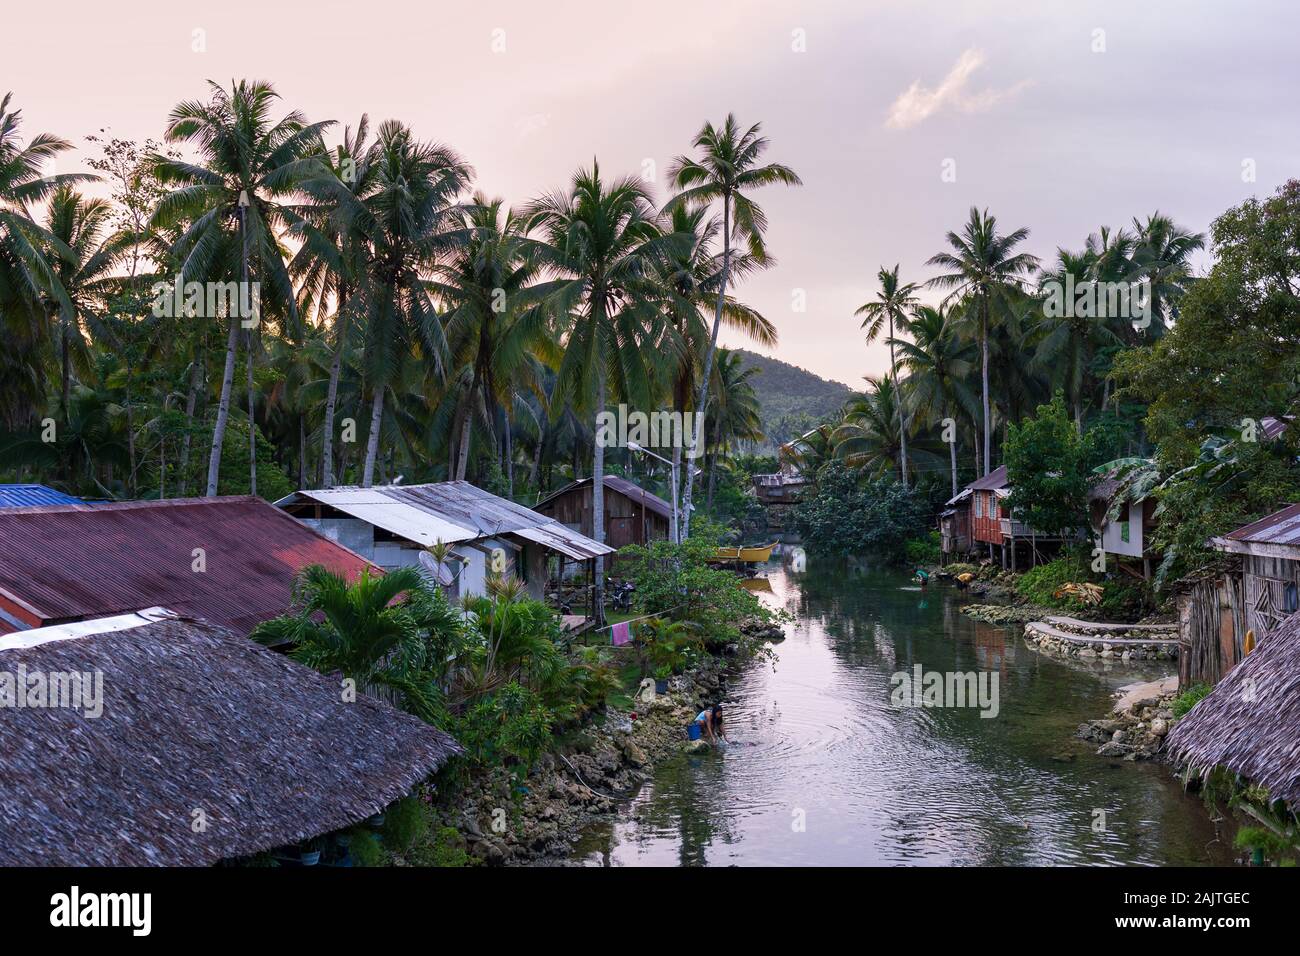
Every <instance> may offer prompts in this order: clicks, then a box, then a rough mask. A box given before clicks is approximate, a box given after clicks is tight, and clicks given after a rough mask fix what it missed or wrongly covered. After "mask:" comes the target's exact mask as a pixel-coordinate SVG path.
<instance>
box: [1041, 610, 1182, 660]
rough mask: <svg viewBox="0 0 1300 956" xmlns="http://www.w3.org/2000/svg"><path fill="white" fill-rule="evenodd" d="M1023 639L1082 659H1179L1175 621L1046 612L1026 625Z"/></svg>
mask: <svg viewBox="0 0 1300 956" xmlns="http://www.w3.org/2000/svg"><path fill="white" fill-rule="evenodd" d="M1025 640H1026V641H1027V642H1028V643H1029V644H1030V645H1032V646H1033V647H1035V648H1037V649H1038V650H1040V651H1043V652H1044V653H1047V654H1058V655H1060V656H1062V657H1078V658H1082V659H1085V660H1086V659H1093V658H1095V659H1100V660H1106V661H1110V660H1114V661H1122V662H1130V661H1171V660H1177V659H1178V626H1177V625H1176V624H1106V623H1103V622H1099V621H1080V620H1076V619H1075V618H1072V617H1059V616H1051V615H1049V616H1047V617H1046V618H1045V619H1044V620H1041V621H1031V622H1029V623H1028V624H1026V625H1025Z"/></svg>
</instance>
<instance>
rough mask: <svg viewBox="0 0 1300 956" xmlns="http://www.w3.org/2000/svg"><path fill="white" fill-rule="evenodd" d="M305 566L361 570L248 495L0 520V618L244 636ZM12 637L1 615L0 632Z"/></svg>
mask: <svg viewBox="0 0 1300 956" xmlns="http://www.w3.org/2000/svg"><path fill="white" fill-rule="evenodd" d="M197 548H202V549H203V560H204V564H205V566H206V570H203V571H195V570H194V569H193V568H194V565H195V560H196V556H195V549H197ZM309 564H323V565H325V567H327V568H329V569H331V570H332V571H336V572H338V573H340V574H345V575H347V576H348V577H349V578H351V577H355V576H356V575H357V574H359V573H360V572H361V570H362V569H363V568H365V567H368V566H370V565H369V563H368V562H367V561H366V560H365V559H364V558H362V557H361V556H360V555H358V554H356V553H354V552H352V551H349V550H348V549H347V548H344V547H342V546H341V545H339V544H336V543H335V542H333V541H331V540H329V539H328V538H326V537H324V536H322V535H320V534H318V533H317V532H315V531H313V530H312V529H311V528H309V527H307V526H306V525H305V524H303V523H301V522H300V521H298V520H297V519H295V518H293V517H291V516H289V515H287V514H285V513H284V512H283V511H281V510H280V509H278V508H276V507H274V506H272V505H270V504H267V503H266V502H265V501H263V500H262V499H261V498H255V497H250V496H244V497H237V498H178V499H172V500H168V501H124V502H113V503H109V504H98V505H94V506H93V507H92V506H88V505H45V506H39V507H32V508H9V509H4V510H0V612H7V615H8V616H9V617H11V618H17V619H19V620H22V621H23V622H24V623H25V624H28V625H32V626H39V625H44V624H52V623H62V622H65V621H76V620H81V619H84V618H92V617H101V616H105V615H110V614H122V613H125V612H129V611H138V610H140V609H142V608H147V607H154V606H158V605H161V606H163V607H167V608H170V609H172V610H173V611H176V612H178V613H180V614H183V615H186V616H190V617H201V618H204V619H206V620H208V621H212V622H214V623H217V624H221V625H224V626H226V627H229V628H232V629H234V630H236V631H239V632H240V633H245V634H246V633H248V632H249V631H250V630H252V628H253V627H254V626H255V625H256V624H258V623H260V622H261V621H265V620H268V619H270V618H272V617H276V616H277V615H279V614H282V613H284V611H285V609H286V608H287V607H288V606H289V601H290V598H291V591H292V587H293V581H294V577H295V575H296V574H297V573H298V571H300V570H301V569H302V568H303V567H305V566H306V565H309ZM14 627H15V625H14V624H13V623H12V622H11V621H6V620H5V613H0V633H6V632H8V631H11V630H13V629H14Z"/></svg>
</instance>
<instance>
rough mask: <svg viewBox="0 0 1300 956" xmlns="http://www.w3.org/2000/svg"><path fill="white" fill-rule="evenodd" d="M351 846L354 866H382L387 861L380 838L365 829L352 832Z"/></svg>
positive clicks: (361, 828) (360, 828)
mask: <svg viewBox="0 0 1300 956" xmlns="http://www.w3.org/2000/svg"><path fill="white" fill-rule="evenodd" d="M350 846H351V852H352V865H353V866H381V865H383V863H384V861H385V860H386V859H387V854H385V853H384V848H383V846H382V845H381V844H380V842H379V837H377V836H376V835H375V834H373V833H371V832H370V831H369V830H367V829H365V828H364V827H357V828H356V829H355V830H353V831H352V841H351V843H350Z"/></svg>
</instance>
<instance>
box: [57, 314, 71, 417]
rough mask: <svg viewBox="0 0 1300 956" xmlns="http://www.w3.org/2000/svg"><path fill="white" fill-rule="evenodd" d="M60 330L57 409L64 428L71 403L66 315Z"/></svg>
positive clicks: (69, 357)
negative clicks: (59, 377)
mask: <svg viewBox="0 0 1300 956" xmlns="http://www.w3.org/2000/svg"><path fill="white" fill-rule="evenodd" d="M61 330H62V336H61V338H62V343H61V351H62V355H61V364H62V367H63V381H62V387H61V391H60V392H59V401H60V403H61V407H60V408H59V411H60V412H61V413H62V418H63V424H64V425H65V426H66V425H67V424H68V414H69V412H68V406H69V405H70V403H71V396H72V357H71V355H70V354H69V352H70V350H71V344H70V343H69V341H68V340H69V337H70V334H69V331H68V317H67V316H66V315H65V316H63V321H62V323H61Z"/></svg>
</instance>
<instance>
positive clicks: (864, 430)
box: [830, 375, 902, 476]
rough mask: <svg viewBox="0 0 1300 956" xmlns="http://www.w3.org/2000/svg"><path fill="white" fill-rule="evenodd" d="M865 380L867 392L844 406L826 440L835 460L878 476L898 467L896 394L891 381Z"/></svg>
mask: <svg viewBox="0 0 1300 956" xmlns="http://www.w3.org/2000/svg"><path fill="white" fill-rule="evenodd" d="M865 378H866V382H867V390H866V391H864V392H858V393H856V394H854V395H853V396H852V397H851V398H850V399H849V400H848V401H847V402H845V403H844V411H843V418H842V419H841V421H840V423H839V424H838V425H837V426H836V427H835V430H834V431H833V432H831V436H830V439H831V445H832V447H833V449H834V454H835V457H836V458H838V459H839V460H841V461H843V462H844V463H845V464H846V465H848V466H849V467H850V468H860V469H863V470H865V471H867V472H870V473H871V474H872V475H877V476H878V475H882V474H884V473H885V472H887V471H892V470H893V469H894V468H896V467H897V466H898V457H899V450H900V448H901V446H902V443H901V441H900V440H899V423H900V421H901V419H900V418H899V415H898V392H897V390H896V388H895V386H894V381H893V379H890V378H873V377H872V376H870V375H868V376H866V377H865Z"/></svg>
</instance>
